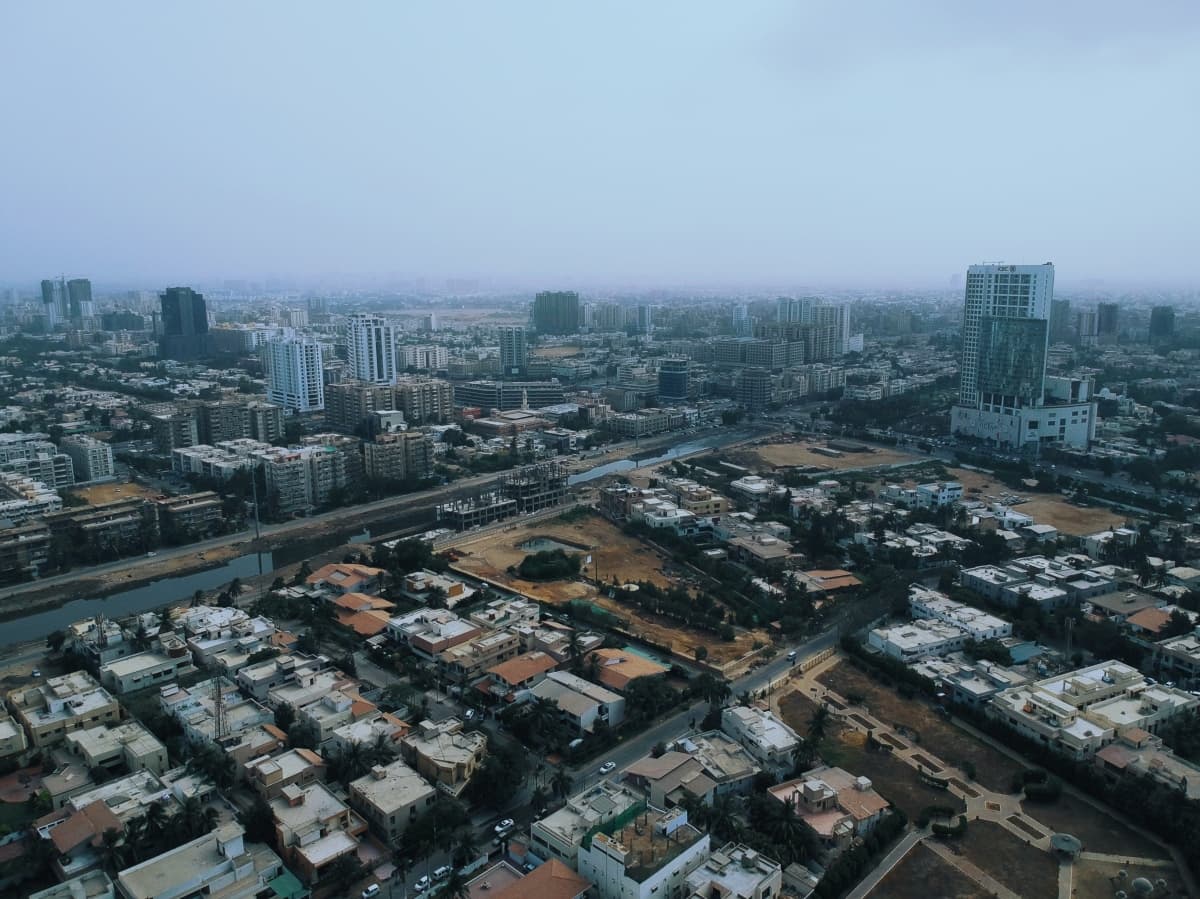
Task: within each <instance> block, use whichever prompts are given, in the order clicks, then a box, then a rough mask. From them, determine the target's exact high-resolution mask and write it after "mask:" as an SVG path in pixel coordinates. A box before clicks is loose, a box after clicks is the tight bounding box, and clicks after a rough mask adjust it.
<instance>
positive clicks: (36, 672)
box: [29, 668, 42, 677]
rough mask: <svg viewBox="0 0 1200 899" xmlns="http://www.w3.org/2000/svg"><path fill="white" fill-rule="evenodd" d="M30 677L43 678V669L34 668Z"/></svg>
mask: <svg viewBox="0 0 1200 899" xmlns="http://www.w3.org/2000/svg"><path fill="white" fill-rule="evenodd" d="M29 676H30V677H41V676H42V672H41V669H39V668H34V669H33V670H32V671H30V672H29Z"/></svg>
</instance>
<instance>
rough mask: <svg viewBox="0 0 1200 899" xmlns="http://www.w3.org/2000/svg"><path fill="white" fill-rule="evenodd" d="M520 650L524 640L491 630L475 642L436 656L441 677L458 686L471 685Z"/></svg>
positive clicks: (463, 644) (511, 634) (508, 633)
mask: <svg viewBox="0 0 1200 899" xmlns="http://www.w3.org/2000/svg"><path fill="white" fill-rule="evenodd" d="M520 651H521V640H520V638H519V637H517V635H516V634H514V633H511V632H509V631H490V632H488V633H485V634H481V635H480V636H478V637H476V638H475V639H473V640H469V641H467V642H465V643H459V644H458V645H456V646H451V647H449V648H448V649H444V650H442V651H441V652H439V653H438V655H437V663H438V668H439V669H440V670H441V672H442V676H443V677H445V678H446V679H447V680H450V681H453V682H454V683H457V684H462V685H466V684H470V683H474V682H475V681H477V680H479V679H480V678H482V677H483V676H484V675H485V674H486V672H487V670H488V669H489V668H491V667H493V666H495V665H498V664H500V663H501V662H503V661H505V660H506V659H511V658H513V657H514V656H516V655H517V654H518V653H520Z"/></svg>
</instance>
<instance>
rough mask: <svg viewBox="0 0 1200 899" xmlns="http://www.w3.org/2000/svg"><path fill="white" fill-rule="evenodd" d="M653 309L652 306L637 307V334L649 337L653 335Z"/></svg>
mask: <svg viewBox="0 0 1200 899" xmlns="http://www.w3.org/2000/svg"><path fill="white" fill-rule="evenodd" d="M654 308H655V307H653V306H638V307H637V311H636V315H637V318H636V322H637V324H636V328H637V333H638V334H646V335H650V334H653V333H654Z"/></svg>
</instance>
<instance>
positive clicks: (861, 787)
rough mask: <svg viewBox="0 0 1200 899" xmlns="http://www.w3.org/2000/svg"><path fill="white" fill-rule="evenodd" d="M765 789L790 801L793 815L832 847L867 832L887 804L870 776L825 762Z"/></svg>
mask: <svg viewBox="0 0 1200 899" xmlns="http://www.w3.org/2000/svg"><path fill="white" fill-rule="evenodd" d="M768 792H769V793H770V794H771V796H773V797H774V798H775V799H778V800H779V801H780V802H785V803H790V804H791V805H792V807H793V808H794V809H795V811H796V816H797V817H799V818H800V819H801V820H802V821H803V822H804V823H805V824H806V825H807V826H808V828H809V830H811V831H812V832H813V833H814V834H816V836H817V838H818V839H819V840H820V841H821V843H822V845H823V846H825V847H826V848H827V849H831V850H840V849H844V848H845V847H846V846H848V845H849V844H850V843H851V841H853V840H854V838H855V837H860V836H865V835H866V834H868V833H870V832H871V831H872V830H873V829H874V828H875V825H876V824H878V823H879V820H880V819H881V818H882V817H883V813H884V812H885V811H887V809H888V807H889V806H888V801H887V800H886V799H884V798H883V797H882V796H880V795H879V794H878V793H876V792H875V790H874V788H873V787H872V785H871V781H870V779H869V778H866V777H855V776H854V775H853V774H851V773H849V772H848V771H845V770H843V769H841V768H831V767H828V766H826V765H822V766H819V767H817V768H813V769H812V770H810V771H806V772H804V774H803V776H801V777H798V778H796V779H795V780H789V781H785V782H784V783H781V784H778V785H777V786H774V787H770V788H769V789H768Z"/></svg>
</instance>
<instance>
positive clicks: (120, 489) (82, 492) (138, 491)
mask: <svg viewBox="0 0 1200 899" xmlns="http://www.w3.org/2000/svg"><path fill="white" fill-rule="evenodd" d="M67 492H68V493H71V494H72V495H74V496H78V497H79V498H80V499H82V500H84V501H86V502H87V503H88V504H90V505H93V506H98V505H100V504H101V503H113V502H116V501H118V500H122V499H130V498H131V497H135V496H144V497H148V498H152V497H155V496H158V492H157V491H154V490H151V489H150V488H148V487H145V486H143V485H142V484H123V483H121V482H120V481H111V482H109V483H106V484H89V485H87V486H81V487H72V488H71V489H70V490H68V491H67Z"/></svg>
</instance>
